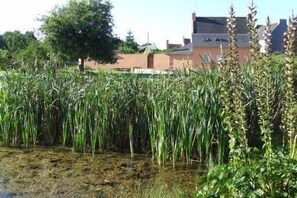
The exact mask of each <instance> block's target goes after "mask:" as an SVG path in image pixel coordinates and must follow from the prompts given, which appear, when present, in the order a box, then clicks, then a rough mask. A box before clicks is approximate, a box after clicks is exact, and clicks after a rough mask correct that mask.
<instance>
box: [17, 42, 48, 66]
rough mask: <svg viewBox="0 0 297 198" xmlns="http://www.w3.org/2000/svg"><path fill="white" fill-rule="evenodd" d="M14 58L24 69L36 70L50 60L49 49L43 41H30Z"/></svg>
mask: <svg viewBox="0 0 297 198" xmlns="http://www.w3.org/2000/svg"><path fill="white" fill-rule="evenodd" d="M16 59H17V61H18V62H20V63H22V66H24V67H25V68H26V69H32V70H34V71H36V70H39V69H41V68H43V67H44V66H45V65H44V64H45V62H46V61H48V60H50V56H49V49H48V48H47V46H46V44H45V43H44V42H41V41H38V40H37V41H34V42H31V43H30V44H29V46H28V47H27V48H26V49H23V50H21V51H20V52H19V53H18V54H17V58H16Z"/></svg>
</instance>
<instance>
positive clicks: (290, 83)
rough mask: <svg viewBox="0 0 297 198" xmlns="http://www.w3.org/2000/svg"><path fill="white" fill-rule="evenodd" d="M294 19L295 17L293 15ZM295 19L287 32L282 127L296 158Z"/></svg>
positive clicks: (291, 153)
mask: <svg viewBox="0 0 297 198" xmlns="http://www.w3.org/2000/svg"><path fill="white" fill-rule="evenodd" d="M293 19H294V17H293ZM295 23H296V21H295V20H292V18H290V19H289V25H288V30H287V33H286V34H285V40H284V41H285V54H286V64H285V90H286V92H285V98H284V102H283V105H284V106H283V117H282V127H283V130H284V132H287V134H288V143H289V152H290V157H291V158H294V157H295V155H296V138H297V132H296V126H295V125H296V114H295V112H294V111H295V108H296V99H295V93H294V52H293V47H294V45H293V44H294V38H295V33H296V29H295V28H296V27H294V24H295Z"/></svg>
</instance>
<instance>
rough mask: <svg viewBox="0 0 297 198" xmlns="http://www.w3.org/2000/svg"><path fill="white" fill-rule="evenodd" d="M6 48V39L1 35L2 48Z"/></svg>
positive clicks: (0, 45) (0, 44) (0, 46)
mask: <svg viewBox="0 0 297 198" xmlns="http://www.w3.org/2000/svg"><path fill="white" fill-rule="evenodd" d="M5 48H6V43H5V40H4V38H3V36H2V35H0V50H3V49H5Z"/></svg>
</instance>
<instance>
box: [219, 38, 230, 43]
mask: <svg viewBox="0 0 297 198" xmlns="http://www.w3.org/2000/svg"><path fill="white" fill-rule="evenodd" d="M216 41H218V42H228V40H227V39H224V38H216Z"/></svg>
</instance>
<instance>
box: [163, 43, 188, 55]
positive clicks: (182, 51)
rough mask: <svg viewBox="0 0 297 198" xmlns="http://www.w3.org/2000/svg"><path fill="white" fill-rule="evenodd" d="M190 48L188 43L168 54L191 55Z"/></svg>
mask: <svg viewBox="0 0 297 198" xmlns="http://www.w3.org/2000/svg"><path fill="white" fill-rule="evenodd" d="M192 48H193V47H192V43H189V44H187V45H185V46H183V47H180V48H177V49H175V50H172V51H170V52H168V54H191V53H192Z"/></svg>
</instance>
